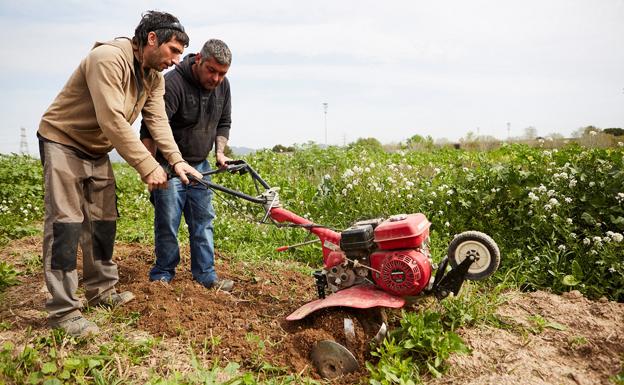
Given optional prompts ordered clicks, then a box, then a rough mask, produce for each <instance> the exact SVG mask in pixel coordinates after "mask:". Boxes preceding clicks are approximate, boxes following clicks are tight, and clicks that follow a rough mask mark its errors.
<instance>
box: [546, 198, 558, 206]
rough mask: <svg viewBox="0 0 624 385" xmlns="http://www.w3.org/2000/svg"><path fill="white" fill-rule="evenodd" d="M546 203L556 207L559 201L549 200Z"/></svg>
mask: <svg viewBox="0 0 624 385" xmlns="http://www.w3.org/2000/svg"><path fill="white" fill-rule="evenodd" d="M548 203H550V204H551V205H553V206H558V205H559V201H558V200H556V199H555V198H550V200H549V201H548Z"/></svg>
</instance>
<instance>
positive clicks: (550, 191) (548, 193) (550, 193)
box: [546, 190, 555, 197]
mask: <svg viewBox="0 0 624 385" xmlns="http://www.w3.org/2000/svg"><path fill="white" fill-rule="evenodd" d="M546 195H548V196H549V197H551V196H553V195H555V190H548V192H547V193H546Z"/></svg>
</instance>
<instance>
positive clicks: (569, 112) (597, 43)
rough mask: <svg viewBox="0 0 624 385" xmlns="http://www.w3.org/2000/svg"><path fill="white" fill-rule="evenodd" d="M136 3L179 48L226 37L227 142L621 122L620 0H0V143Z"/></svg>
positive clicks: (30, 123) (34, 123) (127, 32)
mask: <svg viewBox="0 0 624 385" xmlns="http://www.w3.org/2000/svg"><path fill="white" fill-rule="evenodd" d="M149 9H157V10H161V11H167V12H170V13H173V14H174V15H176V16H177V17H179V18H180V20H181V22H182V24H183V25H184V26H185V27H186V30H187V32H188V34H189V36H190V38H191V43H190V46H189V47H188V48H187V50H186V51H185V54H186V53H191V52H197V51H199V50H200V49H201V46H202V45H203V43H204V42H205V40H207V39H209V38H219V39H222V40H224V41H225V42H226V43H227V44H228V45H229V46H230V48H231V50H232V52H233V55H234V59H233V63H232V67H231V68H230V72H229V74H228V78H229V79H230V83H231V86H232V97H233V109H232V114H233V115H232V118H233V123H232V130H231V135H230V144H231V145H232V146H246V147H252V148H261V147H272V146H273V145H275V144H278V143H280V144H284V145H290V144H293V143H305V142H307V141H315V142H318V143H325V127H327V142H328V144H343V143H345V142H346V143H349V142H352V141H354V140H356V139H357V138H359V137H376V138H377V139H379V140H380V141H381V142H382V143H391V142H398V141H401V140H405V139H407V138H409V137H411V136H412V135H415V134H420V135H423V136H424V135H431V136H432V137H434V138H436V139H439V138H447V139H449V140H453V141H454V140H457V139H459V138H460V137H462V136H465V135H466V134H467V133H468V132H469V131H472V132H474V133H475V134H476V133H478V134H480V135H491V136H495V137H497V138H500V139H505V138H506V137H507V135H508V127H509V128H510V130H509V134H511V136H520V135H522V134H523V132H524V129H525V128H526V127H529V126H533V127H535V128H536V129H537V132H538V134H539V135H543V136H546V135H548V134H551V133H560V134H562V135H566V136H568V135H570V133H572V132H573V131H574V130H576V129H578V128H579V127H583V126H587V125H595V126H598V127H601V128H608V127H624V44H623V43H624V1H623V0H522V1H506V0H477V1H475V0H470V1H465V0H452V1H451V0H448V1H444V0H441V1H421V0H412V1H391V0H387V1H385V2H380V1H367V0H357V1H356V0H329V1H324V0H316V1H271V0H264V1H251V0H234V1H232V0H230V1H221V2H212V1H193V0H191V1H180V0H176V1H129V0H100V1H81V0H73V1H70V0H63V1H50V0H48V1H30V0H22V1H11V0H1V1H0V32H1V33H2V36H4V37H5V43H4V52H5V56H6V58H5V60H3V61H1V62H0V87H2V89H1V91H2V92H0V152H3V153H7V152H18V151H19V149H20V127H25V128H26V134H27V137H28V145H29V150H30V152H31V153H35V151H36V139H35V133H36V130H37V127H38V124H39V120H40V118H41V115H42V113H43V112H44V111H45V110H46V108H47V107H48V105H49V104H50V102H51V101H52V100H53V98H54V97H55V96H56V94H57V93H58V91H59V90H60V89H61V87H62V86H63V84H64V83H65V82H66V80H67V79H68V77H69V75H70V74H71V73H72V71H73V70H74V69H75V68H76V66H77V65H78V63H79V62H80V60H81V59H82V58H83V57H84V55H85V54H86V53H87V52H88V51H89V49H90V48H91V46H92V44H93V42H94V41H96V40H100V41H102V40H108V39H111V38H114V37H117V36H130V37H131V36H132V34H133V31H134V28H135V27H136V25H137V24H138V21H139V19H140V15H141V13H142V12H144V11H146V10H149ZM323 103H328V108H327V115H325V114H324V110H323ZM325 117H326V121H325ZM508 122H509V125H508V124H507V123H508ZM325 123H326V125H325ZM135 126H136V125H135ZM137 132H138V130H137Z"/></svg>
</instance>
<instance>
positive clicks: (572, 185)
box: [568, 179, 576, 188]
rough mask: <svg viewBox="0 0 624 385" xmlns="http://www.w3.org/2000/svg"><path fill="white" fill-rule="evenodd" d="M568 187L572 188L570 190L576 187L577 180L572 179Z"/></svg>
mask: <svg viewBox="0 0 624 385" xmlns="http://www.w3.org/2000/svg"><path fill="white" fill-rule="evenodd" d="M568 186H570V188H572V187H574V186H576V179H570V183H569V184H568Z"/></svg>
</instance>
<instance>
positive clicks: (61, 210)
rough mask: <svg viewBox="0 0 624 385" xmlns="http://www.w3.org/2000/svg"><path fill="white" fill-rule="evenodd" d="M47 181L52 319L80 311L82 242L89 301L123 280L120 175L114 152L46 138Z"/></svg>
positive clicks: (46, 253) (45, 261)
mask: <svg viewBox="0 0 624 385" xmlns="http://www.w3.org/2000/svg"><path fill="white" fill-rule="evenodd" d="M40 145H41V148H40V153H41V162H42V163H43V177H44V183H45V200H44V205H45V221H44V230H43V264H44V275H45V283H46V286H47V288H48V291H49V292H50V294H51V296H52V298H51V299H49V300H48V301H46V310H47V311H48V313H49V318H48V320H49V321H50V322H60V321H63V320H65V319H68V318H71V317H74V316H77V315H80V314H81V313H80V309H81V308H82V303H81V301H80V299H79V298H78V297H77V296H76V289H77V288H78V273H77V271H76V265H77V262H76V259H77V251H78V245H79V244H80V247H81V249H82V261H83V283H84V286H85V297H86V299H87V301H92V300H96V299H98V298H99V297H101V296H108V295H110V294H113V293H114V292H115V287H114V286H115V284H116V283H117V281H118V280H119V274H118V272H117V265H116V264H115V262H113V260H112V256H113V246H114V243H115V231H116V224H117V222H116V221H117V216H118V214H117V202H116V195H115V177H114V175H113V169H112V167H111V164H110V160H109V158H108V155H105V156H103V157H101V158H98V159H90V158H88V157H85V156H84V155H83V154H81V153H80V152H79V151H77V150H75V149H73V148H71V147H68V146H64V145H61V144H58V143H52V142H46V141H40Z"/></svg>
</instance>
